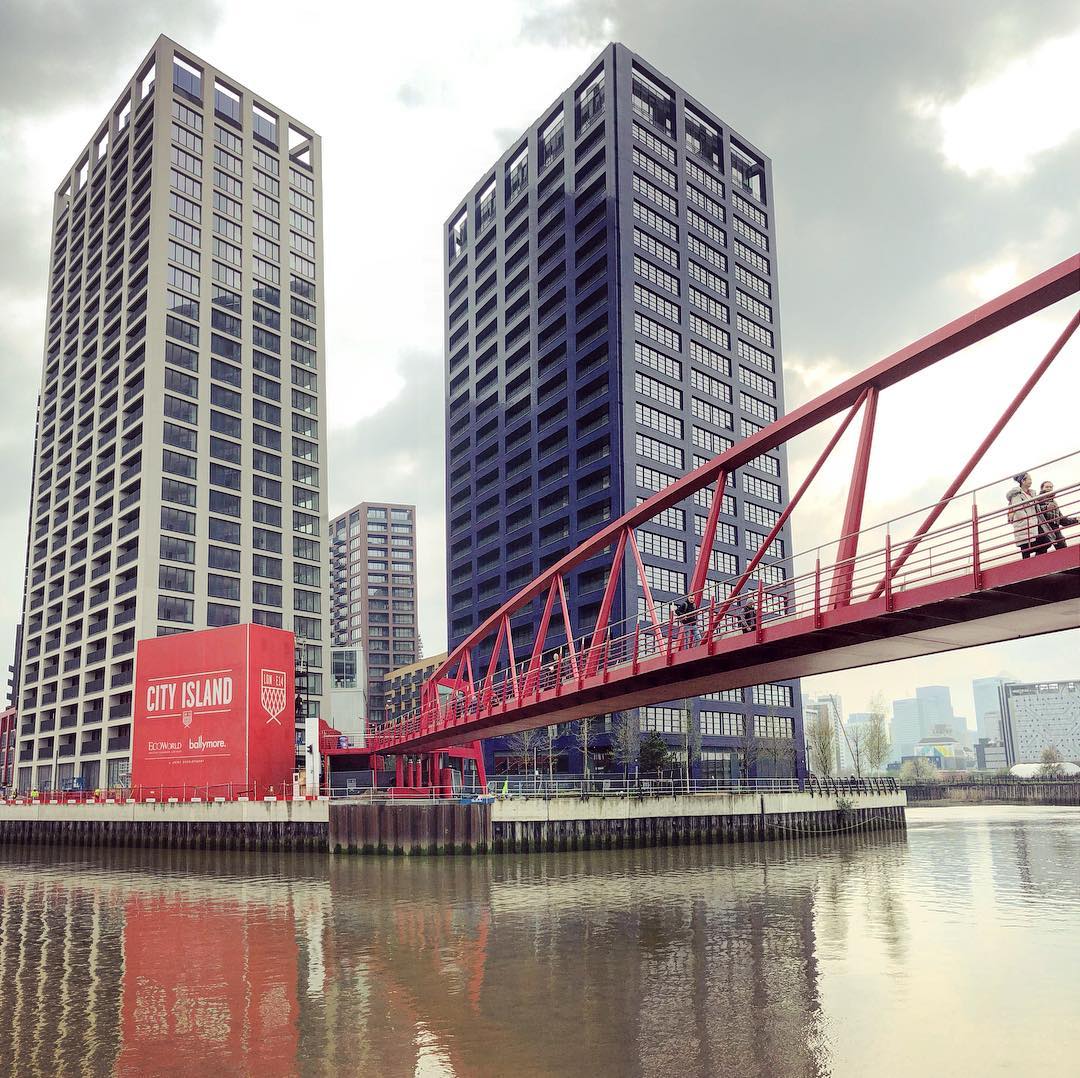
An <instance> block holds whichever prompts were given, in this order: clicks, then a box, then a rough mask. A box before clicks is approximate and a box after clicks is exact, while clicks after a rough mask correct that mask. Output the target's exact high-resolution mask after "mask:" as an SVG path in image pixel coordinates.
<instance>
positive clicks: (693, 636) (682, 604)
mask: <svg viewBox="0 0 1080 1078" xmlns="http://www.w3.org/2000/svg"><path fill="white" fill-rule="evenodd" d="M697 616H698V611H697V605H696V604H695V603H694V597H693V596H692V595H685V596H683V598H681V599H678V600H677V601H676V603H675V620H676V621H677V622H678V623H679V644H680V646H681V647H691V648H692V647H693V646H694V644H695V643H697Z"/></svg>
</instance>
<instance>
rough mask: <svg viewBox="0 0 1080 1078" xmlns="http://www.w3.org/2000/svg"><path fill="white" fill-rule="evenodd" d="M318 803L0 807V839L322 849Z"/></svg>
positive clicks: (322, 813) (322, 805) (324, 812)
mask: <svg viewBox="0 0 1080 1078" xmlns="http://www.w3.org/2000/svg"><path fill="white" fill-rule="evenodd" d="M329 808H330V806H329V804H328V802H326V801H226V802H213V801H210V802H205V803H201V804H200V803H192V802H184V803H182V804H167V803H158V804H147V803H145V802H140V803H138V804H127V803H124V804H115V805H109V804H105V805H102V804H71V805H49V804H37V805H34V804H27V805H11V804H8V805H0V845H18V844H25V845H37V846H46V845H47V846H113V847H123V846H142V847H149V848H158V849H179V850H325V849H326V844H327V833H328V820H329Z"/></svg>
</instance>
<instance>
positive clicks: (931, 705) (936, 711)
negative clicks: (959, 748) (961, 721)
mask: <svg viewBox="0 0 1080 1078" xmlns="http://www.w3.org/2000/svg"><path fill="white" fill-rule="evenodd" d="M915 698H916V699H917V700H918V701H919V707H920V709H921V711H922V718H923V723H924V725H925V726H926V732H925V733H924V734H923V736H924V737H925V736H926V734H929V733H931V732H933V730H934V727H935V726H948V727H950V728H951V727H952V725H953V720H954V715H953V706H952V693H951V692H950V691H949V687H948V686H947V685H920V686H919V687H918V688H917V689H916V690H915ZM953 736H955V735H953Z"/></svg>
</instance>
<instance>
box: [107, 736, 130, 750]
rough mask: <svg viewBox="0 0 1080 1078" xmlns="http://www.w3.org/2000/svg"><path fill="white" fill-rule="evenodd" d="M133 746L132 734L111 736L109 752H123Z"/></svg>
mask: <svg viewBox="0 0 1080 1078" xmlns="http://www.w3.org/2000/svg"><path fill="white" fill-rule="evenodd" d="M130 748H131V735H130V734H120V735H119V737H110V738H109V743H108V749H109V752H123V751H126V750H128V749H130Z"/></svg>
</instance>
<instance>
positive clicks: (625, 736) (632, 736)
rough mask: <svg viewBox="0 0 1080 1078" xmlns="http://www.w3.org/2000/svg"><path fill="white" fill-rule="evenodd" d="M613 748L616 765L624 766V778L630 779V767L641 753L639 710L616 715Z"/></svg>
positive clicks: (634, 709)
mask: <svg viewBox="0 0 1080 1078" xmlns="http://www.w3.org/2000/svg"><path fill="white" fill-rule="evenodd" d="M611 748H612V752H613V755H614V757H615V761H616V763H620V764H622V769H623V778H624V779H625V778H628V777H629V775H630V765H631V764H632V763H635V762H636V761H637V759H638V756H639V754H640V753H641V713H640V712H639V711H638V709H637V708H632V709H631V710H629V711H620V712H618V713H617V714H616V716H615V723H614V730H613V732H612V738H611Z"/></svg>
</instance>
